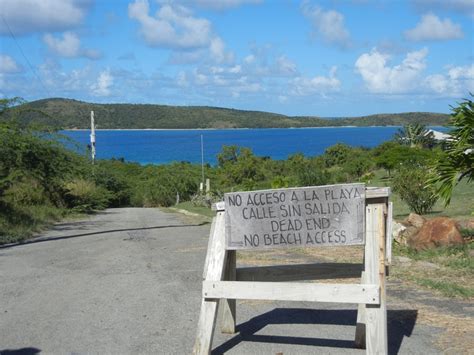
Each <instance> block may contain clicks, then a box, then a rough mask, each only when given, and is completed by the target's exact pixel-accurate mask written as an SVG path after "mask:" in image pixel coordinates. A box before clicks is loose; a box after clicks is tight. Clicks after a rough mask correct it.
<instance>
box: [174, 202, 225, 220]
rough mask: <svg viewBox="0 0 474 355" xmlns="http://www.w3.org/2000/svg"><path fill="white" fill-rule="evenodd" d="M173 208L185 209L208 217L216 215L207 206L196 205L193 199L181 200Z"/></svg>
mask: <svg viewBox="0 0 474 355" xmlns="http://www.w3.org/2000/svg"><path fill="white" fill-rule="evenodd" d="M173 208H175V209H180V210H185V211H188V212H191V213H196V214H200V215H202V216H206V217H211V218H212V217H214V216H215V215H216V213H215V212H214V211H213V210H211V209H210V208H207V207H202V206H195V205H194V204H193V203H192V202H191V201H186V202H180V203H178V204H177V205H174V206H173Z"/></svg>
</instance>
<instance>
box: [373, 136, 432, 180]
mask: <svg viewBox="0 0 474 355" xmlns="http://www.w3.org/2000/svg"><path fill="white" fill-rule="evenodd" d="M438 155H439V151H438V150H429V149H423V148H418V147H415V148H410V147H409V146H406V145H400V144H399V143H397V142H385V143H383V144H381V145H380V146H378V147H376V148H375V149H374V151H373V156H374V160H375V163H376V165H377V166H378V167H380V168H383V169H385V170H387V172H388V174H389V176H390V175H391V172H392V170H394V169H397V168H398V167H400V166H402V165H407V164H411V165H416V164H427V162H430V161H434V160H435V159H437V157H438Z"/></svg>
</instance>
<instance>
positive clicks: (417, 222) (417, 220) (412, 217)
mask: <svg viewBox="0 0 474 355" xmlns="http://www.w3.org/2000/svg"><path fill="white" fill-rule="evenodd" d="M425 221H426V220H425V219H424V218H423V217H421V216H420V215H419V214H416V213H410V214H409V215H408V217H407V219H406V221H405V222H406V223H407V224H409V225H411V226H413V227H416V228H421V227H422V226H423V224H424V223H425Z"/></svg>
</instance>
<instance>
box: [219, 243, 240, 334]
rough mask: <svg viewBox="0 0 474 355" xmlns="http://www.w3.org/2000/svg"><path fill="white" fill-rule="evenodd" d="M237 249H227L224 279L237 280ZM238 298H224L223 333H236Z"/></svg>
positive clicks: (222, 302)
mask: <svg viewBox="0 0 474 355" xmlns="http://www.w3.org/2000/svg"><path fill="white" fill-rule="evenodd" d="M236 261H237V260H236V251H235V250H228V251H227V262H226V267H225V275H224V280H226V281H235V280H236V276H237V273H236ZM235 303H236V300H235V299H222V300H221V307H222V324H221V331H222V333H227V334H234V333H235V324H236V319H235V311H236V308H235V307H236V304H235Z"/></svg>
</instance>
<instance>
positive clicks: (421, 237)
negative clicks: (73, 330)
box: [407, 217, 464, 250]
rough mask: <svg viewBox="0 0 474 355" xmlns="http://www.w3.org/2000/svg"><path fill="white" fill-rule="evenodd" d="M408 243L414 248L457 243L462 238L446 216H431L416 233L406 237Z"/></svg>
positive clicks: (461, 241) (452, 222) (419, 248)
mask: <svg viewBox="0 0 474 355" xmlns="http://www.w3.org/2000/svg"><path fill="white" fill-rule="evenodd" d="M407 242H408V245H409V246H410V247H412V248H414V249H416V250H422V249H430V248H435V247H439V246H449V245H459V244H463V243H464V240H463V238H462V236H461V233H459V230H458V229H457V227H456V223H455V222H454V221H453V220H452V219H451V218H448V217H436V218H433V219H431V220H429V221H427V222H425V224H423V226H422V227H421V228H420V230H419V231H418V233H416V234H415V235H412V236H411V237H410V238H407Z"/></svg>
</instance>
